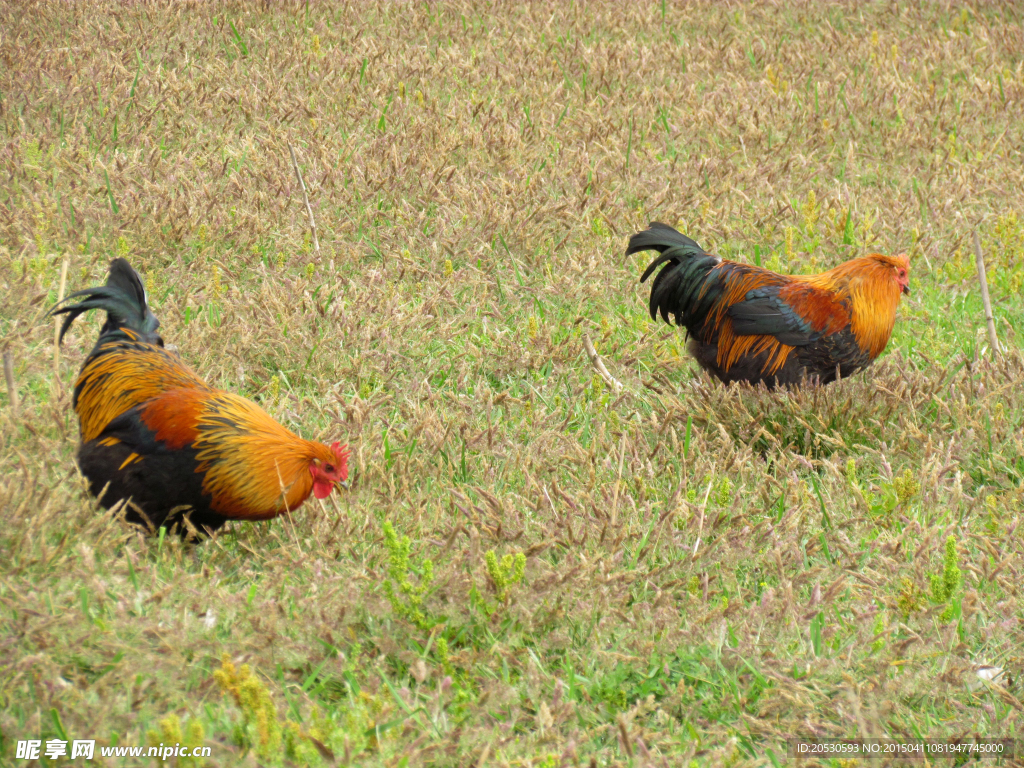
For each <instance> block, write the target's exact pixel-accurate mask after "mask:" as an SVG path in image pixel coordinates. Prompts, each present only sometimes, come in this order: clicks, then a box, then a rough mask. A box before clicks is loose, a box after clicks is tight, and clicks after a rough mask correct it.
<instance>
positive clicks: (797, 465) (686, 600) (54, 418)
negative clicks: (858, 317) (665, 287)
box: [0, 1, 1024, 768]
mask: <svg viewBox="0 0 1024 768" xmlns="http://www.w3.org/2000/svg"><path fill="white" fill-rule="evenodd" d="M788 5H790V4H786V3H779V4H776V5H771V4H767V3H766V4H763V5H751V4H745V3H711V2H708V3H704V4H700V3H689V4H686V5H685V6H680V4H679V3H675V2H657V1H652V2H645V3H637V4H630V3H622V2H587V3H533V4H520V3H498V4H491V3H483V2H477V3H472V2H453V3H444V4H440V3H437V4H433V3H413V2H398V1H396V2H383V1H382V2H371V3H348V4H347V5H346V6H345V7H333V6H332V5H328V4H326V3H320V2H310V3H286V2H280V3H279V2H267V3H263V2H252V3H244V2H232V3H224V4H205V3H188V2H182V3H168V2H154V3H139V4H127V3H126V4H120V3H113V2H107V3H103V2H93V3H58V2H40V3H6V4H3V5H2V7H0V57H2V66H0V130H2V146H0V171H2V177H3V182H2V185H0V291H2V295H3V297H4V299H3V302H2V306H0V349H2V350H3V351H5V352H7V353H8V354H9V356H10V359H11V360H12V361H13V371H12V372H13V379H14V382H15V386H16V392H17V396H18V399H19V400H20V407H19V408H18V409H17V410H15V408H14V407H13V404H12V402H11V400H10V396H9V393H8V392H7V390H6V389H5V390H4V391H3V392H2V393H0V558H2V560H3V563H4V565H3V569H2V572H0V762H3V764H4V765H8V764H15V765H27V764H28V763H27V762H25V761H18V760H15V757H14V755H15V748H16V743H17V741H18V740H21V739H30V738H34V739H51V738H59V739H64V738H66V739H69V740H70V739H93V738H94V739H97V740H98V744H99V745H145V744H151V743H154V744H159V743H161V742H163V743H166V744H173V743H175V742H178V743H187V744H199V743H201V744H204V745H208V746H211V747H212V757H211V758H208V759H207V760H206V761H205V765H208V766H234V765H245V766H257V765H267V766H271V765H360V766H419V765H436V766H471V765H477V766H483V765H488V766H537V767H539V766H546V767H554V766H559V765H596V766H611V765H618V766H647V765H655V766H660V765H671V766H678V765H695V766H704V765H709V766H712V765H713V766H719V765H720V766H747V765H750V766H753V765H772V766H779V765H782V764H783V763H785V762H787V739H790V738H793V737H797V736H806V737H811V736H837V737H853V736H862V737H880V736H888V737H892V738H897V739H909V738H933V739H947V738H957V737H965V738H973V737H975V736H981V737H1008V736H1013V735H1014V734H1016V733H1018V732H1024V704H1022V703H1021V702H1022V700H1024V682H1022V680H1024V678H1022V675H1024V651H1022V650H1021V648H1022V647H1024V627H1022V623H1021V622H1022V621H1024V595H1022V586H1021V584H1022V578H1024V576H1022V570H1024V544H1022V541H1024V538H1022V535H1021V531H1020V530H1019V529H1018V525H1019V523H1020V520H1021V515H1022V511H1024V440H1022V438H1024V429H1022V424H1024V355H1022V353H1021V339H1022V338H1024V337H1022V333H1024V300H1022V298H1021V288H1022V285H1024V154H1022V149H1021V148H1022V146H1024V106H1022V105H1024V63H1022V56H1024V13H1022V11H1021V9H1020V8H1019V7H1018V6H1015V5H1014V4H1013V3H1009V2H1007V3H1005V4H999V3H977V4H974V5H963V6H952V7H951V6H949V5H948V4H942V3H934V4H927V3H924V4H921V5H919V6H901V5H900V4H895V3H870V4H861V3H855V4H854V3H850V4H846V5H840V4H824V3H822V4H814V3H804V4H793V6H794V7H790V8H787V7H784V6H788ZM776 6H783V7H776ZM290 146H291V147H294V150H295V153H296V157H297V160H298V164H299V167H300V168H301V172H302V175H303V178H304V180H305V183H306V185H307V186H308V195H309V202H310V207H311V210H312V212H313V215H314V217H315V222H316V227H317V235H318V239H319V251H317V249H316V246H315V244H314V243H313V240H312V237H311V232H310V227H309V219H308V216H307V211H306V206H305V204H304V202H303V195H302V190H301V188H300V186H299V183H298V181H297V179H296V175H295V172H294V170H293V166H292V160H291V157H290V152H289V147H290ZM651 220H661V221H665V222H668V223H671V224H674V225H677V226H678V227H679V228H680V229H682V230H683V231H685V232H686V233H688V234H690V235H691V236H693V237H694V238H696V239H697V240H698V241H699V242H700V243H701V244H702V245H703V246H705V247H706V248H709V249H714V250H715V251H716V252H717V253H719V254H721V255H724V256H728V257H731V258H738V259H747V260H750V261H760V262H761V263H763V264H767V265H770V266H772V267H773V268H776V269H778V270H781V271H792V272H805V271H823V270H824V269H827V268H829V267H831V266H835V265H836V264H838V263H840V262H841V261H843V260H845V259H847V258H851V257H853V256H855V255H859V254H863V253H866V252H869V251H871V250H877V251H882V252H890V253H896V252H900V251H906V252H908V253H910V254H911V257H912V275H911V287H912V291H913V293H912V295H911V296H910V297H909V300H908V299H906V298H905V299H904V300H903V302H902V304H901V308H900V311H899V315H898V317H897V325H896V330H895V333H894V336H893V339H892V341H891V342H890V345H889V347H888V349H887V351H886V352H885V354H884V355H883V356H882V357H881V358H880V359H879V360H878V361H877V362H876V363H875V364H874V365H873V366H872V367H870V368H869V369H867V370H866V371H865V372H863V373H860V374H858V375H857V376H855V377H853V378H851V379H849V380H845V381H842V382H840V383H839V384H837V385H833V386H831V387H828V388H825V389H820V390H809V391H803V392H799V393H786V392H780V393H765V392H763V391H753V390H751V389H749V388H740V387H732V388H724V387H722V386H720V385H719V384H717V383H715V382H711V381H709V380H708V379H706V378H705V377H703V376H702V375H700V374H699V372H698V370H697V369H696V365H695V364H694V363H693V362H692V360H690V358H689V357H688V355H687V353H686V352H685V349H684V340H683V334H682V333H680V332H678V331H676V330H674V329H672V328H670V327H669V326H667V325H665V324H663V323H660V322H659V323H653V322H651V320H650V318H649V316H648V314H647V311H646V301H647V292H646V290H645V288H644V287H641V286H639V285H638V283H637V280H638V278H639V275H640V273H641V272H642V270H643V268H644V267H645V266H646V263H647V258H648V256H647V255H646V254H640V255H638V256H636V257H629V258H626V257H624V256H623V255H622V254H623V251H624V248H625V241H626V237H627V236H628V235H629V234H631V233H632V232H634V231H636V230H638V229H640V228H643V227H644V226H646V224H647V222H648V221H651ZM975 231H977V232H978V233H979V235H980V239H981V244H982V248H983V250H984V252H985V254H986V260H987V263H988V270H989V282H990V285H991V291H992V299H993V304H994V314H995V321H996V331H997V333H998V335H999V339H1000V341H1001V343H1002V344H1003V345H1004V347H1005V348H1004V349H1003V350H1002V352H1001V354H999V355H998V356H996V355H993V354H992V352H993V350H991V349H990V348H989V347H990V345H989V343H988V341H987V336H986V333H985V322H984V317H983V311H982V306H981V300H980V294H979V292H978V289H977V278H976V273H975V267H974V251H973V246H972V236H973V233H974V232H975ZM116 255H123V256H126V257H127V258H129V259H130V260H131V262H132V263H133V264H134V265H135V266H136V267H137V268H138V269H139V270H140V271H141V272H142V273H143V274H144V276H145V278H146V281H147V284H148V288H149V296H150V300H151V303H152V306H153V308H154V311H155V312H156V314H157V316H158V317H159V318H160V319H161V320H162V322H163V331H164V337H165V338H166V339H167V341H168V342H169V343H174V344H176V345H177V346H178V348H179V350H180V353H181V355H182V356H183V358H184V359H185V360H186V361H187V362H188V363H189V364H190V365H192V366H193V367H194V368H195V369H196V370H197V371H199V372H200V373H201V374H202V375H203V376H204V377H206V378H207V380H209V381H210V382H211V383H213V384H215V385H217V386H220V387H223V388H226V389H230V390H233V391H238V392H240V393H242V394H245V395H246V396H248V397H251V398H253V399H255V400H257V401H259V402H260V403H262V404H263V405H264V406H265V407H266V408H267V409H268V410H269V411H270V412H271V413H272V414H273V415H274V416H275V417H276V418H278V419H279V420H281V421H282V422H283V423H285V424H287V425H288V426H290V427H291V428H293V429H295V430H296V431H298V432H300V433H301V434H303V435H304V436H306V437H310V438H320V439H325V440H326V439H341V440H346V441H348V442H349V443H350V444H351V446H352V449H353V480H354V482H353V487H352V489H351V490H350V491H349V492H347V493H342V494H334V495H332V496H331V497H330V498H329V499H328V500H327V502H326V503H323V502H317V501H315V500H312V499H311V500H310V502H308V503H307V504H306V505H305V506H304V507H302V508H301V509H300V510H298V511H297V512H296V513H294V514H293V515H292V516H291V518H290V519H278V520H276V521H273V522H270V523H260V524H250V525H234V526H229V527H228V528H227V529H225V530H224V531H223V532H222V533H221V534H220V535H218V536H216V537H215V538H214V539H212V540H210V541H208V542H206V543H203V544H201V545H198V546H192V545H187V544H181V543H180V542H179V541H177V540H176V539H172V538H170V537H168V538H148V539H147V538H142V537H140V536H139V535H138V534H136V533H134V532H133V531H131V530H129V529H128V528H126V527H125V525H123V524H122V523H121V522H120V521H118V520H112V519H110V517H109V516H108V515H106V514H105V513H104V512H103V511H102V510H97V508H96V507H95V505H94V502H93V501H92V500H91V499H90V497H89V496H88V494H87V493H86V492H85V490H84V485H83V481H82V479H81V478H80V476H79V475H78V473H77V470H76V468H75V465H74V461H73V456H74V451H75V448H76V445H77V437H78V427H77V420H76V417H75V414H74V412H73V410H72V408H71V403H70V395H71V388H72V385H73V382H74V378H75V376H76V374H77V371H78V368H79V366H80V365H81V363H82V360H83V357H84V355H85V354H86V353H87V352H88V350H89V349H90V348H91V346H92V344H93V343H94V341H95V338H96V335H97V332H98V328H99V325H100V323H101V320H102V318H101V317H100V316H95V317H91V318H89V319H88V321H86V322H81V323H79V324H76V326H75V328H74V329H73V330H72V331H71V332H70V333H69V335H68V338H67V340H66V343H65V346H64V347H63V348H62V349H61V350H60V352H59V354H56V353H55V349H54V326H53V322H52V321H51V320H48V319H46V318H45V317H44V316H43V315H44V312H45V310H46V309H47V308H48V307H49V306H50V305H51V303H52V302H54V301H55V300H56V299H57V298H58V292H59V290H60V275H61V270H62V265H63V264H64V263H67V264H68V265H69V266H68V269H67V280H66V289H65V292H69V291H71V290H75V289H78V288H82V287H85V286H89V285H95V284H98V283H101V282H102V281H103V280H104V279H105V273H106V267H107V264H108V262H109V260H110V259H111V258H112V257H114V256H116ZM585 336H589V337H590V338H591V339H592V340H593V342H594V344H595V346H596V348H597V350H598V352H599V353H600V355H601V356H602V358H603V359H604V361H605V364H606V365H607V367H608V370H609V371H610V373H611V374H612V376H614V377H615V378H616V379H618V380H620V381H621V382H622V383H623V385H624V389H623V390H622V391H621V392H617V391H613V390H611V389H610V388H609V387H610V385H609V384H607V383H606V382H605V380H604V379H602V378H601V377H599V376H598V375H597V374H596V372H595V369H594V368H593V367H592V366H591V364H590V362H589V360H588V358H587V356H586V355H585V353H584V350H583V339H584V337H585ZM244 665H247V666H244ZM983 665H995V666H998V667H1000V668H1001V669H1002V670H1003V674H1002V677H1000V678H998V679H997V680H996V681H995V682H990V681H986V680H982V679H981V678H980V677H979V676H978V674H977V670H978V668H979V667H980V666H983ZM1020 748H1024V744H1022V745H1020ZM98 755H99V752H98V749H97V757H98ZM79 762H80V761H79ZM124 762H125V764H140V765H143V764H144V765H152V764H154V763H155V762H156V761H155V760H154V759H148V760H138V761H136V762H135V763H133V762H132V761H131V760H128V761H124ZM834 762H835V764H836V765H842V766H844V768H848V766H851V765H855V764H857V763H856V761H852V760H845V761H834ZM939 762H940V763H941V761H939ZM946 762H949V761H946ZM825 763H826V764H828V763H829V761H825ZM41 764H46V765H49V764H51V762H50V761H48V760H43V761H41ZM53 764H58V763H53ZM84 764H86V765H91V764H103V761H102V760H99V759H97V761H96V762H95V763H84ZM107 764H110V765H120V764H122V761H121V760H115V759H112V758H111V759H109V761H108V763H107ZM169 764H172V765H173V764H175V760H171V761H170V763H169ZM177 764H178V765H180V766H187V765H195V764H198V763H192V762H190V761H189V760H185V759H180V760H177ZM806 764H808V765H812V764H815V761H813V760H812V761H807V762H806ZM873 764H875V765H881V764H882V763H873ZM917 764H918V765H925V763H917ZM991 765H995V763H991Z"/></svg>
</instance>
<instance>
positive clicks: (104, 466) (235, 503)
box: [50, 259, 348, 535]
mask: <svg viewBox="0 0 1024 768" xmlns="http://www.w3.org/2000/svg"><path fill="white" fill-rule="evenodd" d="M78 297H81V298H82V299H83V300H82V301H79V302H78V303H75V304H68V305H65V306H61V304H58V305H57V306H55V307H54V308H53V309H51V310H50V312H51V313H52V314H55V315H60V314H63V315H65V317H64V322H63V324H62V327H61V330H60V341H63V339H64V334H65V333H66V332H67V330H68V328H69V327H70V326H71V323H72V322H74V320H75V318H76V317H78V316H79V315H81V314H82V313H83V312H88V311H89V310H91V309H102V310H105V311H106V313H107V321H106V323H104V325H103V327H102V329H101V330H100V336H99V340H98V341H97V342H96V346H95V347H93V350H92V352H90V353H89V356H88V357H87V358H86V359H85V363H84V364H83V365H82V370H81V373H80V374H79V376H78V381H77V382H76V383H75V393H74V399H73V405H74V408H75V412H76V413H77V414H78V420H79V426H80V428H81V439H82V444H81V447H80V448H79V450H78V465H79V467H80V468H81V470H82V474H84V475H85V477H86V478H87V479H88V481H89V489H90V491H91V492H92V494H93V495H95V496H97V497H99V500H100V503H101V504H102V505H103V506H104V507H106V508H108V509H109V508H110V507H112V506H114V505H115V504H117V503H118V502H120V501H122V500H124V508H125V510H126V517H127V518H128V519H129V520H130V521H132V522H135V523H140V524H143V525H146V526H149V527H151V528H152V529H156V528H159V527H161V526H166V527H167V528H168V529H171V528H174V527H179V528H180V531H181V533H182V535H187V533H188V531H189V529H190V528H194V529H196V530H197V531H204V530H205V531H213V530H216V529H217V528H219V527H220V526H221V525H223V524H224V522H225V521H227V520H269V519H271V518H274V517H277V516H278V515H280V514H283V513H288V512H291V511H292V510H294V509H296V508H297V507H298V506H299V505H301V504H302V503H303V502H304V501H305V500H306V498H307V497H308V496H309V494H310V493H312V494H313V495H314V496H316V498H318V499H323V498H326V497H327V496H328V495H330V493H331V491H332V490H333V489H334V486H336V485H339V484H340V485H343V486H347V483H346V480H347V479H348V450H347V448H348V447H347V446H343V445H341V444H340V443H337V442H336V443H334V444H333V445H330V446H328V445H324V444H322V443H315V442H311V441H309V440H303V439H302V438H301V437H299V436H298V435H296V434H295V433H293V432H291V431H290V430H288V429H285V428H284V427H283V426H281V425H280V424H278V423H277V422H276V421H274V420H273V419H272V418H271V417H270V416H269V415H268V414H267V413H266V411H264V410H263V409H262V408H260V407H259V406H258V405H256V403H254V402H252V401H251V400H247V399H245V398H244V397H240V396H239V395H235V394H232V393H230V392H225V391H223V390H219V389H215V388H213V387H211V386H209V385H208V384H206V383H205V382H204V381H203V380H202V379H200V378H199V376H197V375H196V374H195V373H194V372H193V371H192V370H191V369H190V368H189V367H188V366H186V365H185V364H184V363H183V362H182V361H181V360H180V358H179V357H178V356H177V355H176V354H174V353H173V352H170V351H168V350H167V349H165V348H164V342H163V339H162V338H161V337H160V335H159V334H158V333H157V328H159V326H160V321H159V320H157V318H156V317H155V316H154V315H153V312H152V311H151V310H150V308H149V305H148V303H147V301H146V289H145V288H144V286H143V284H142V280H141V279H140V277H139V275H138V274H137V273H136V272H135V270H134V269H132V267H131V265H129V264H128V262H127V261H125V260H124V259H115V260H114V261H113V262H111V264H110V274H109V277H108V278H107V283H106V285H105V286H102V287H96V288H88V289H86V290H82V291H77V292H75V293H73V294H71V295H70V296H68V298H67V300H70V299H73V298H78ZM67 300H66V301H67ZM62 303H63V302H62ZM186 517H187V518H188V520H189V522H190V523H191V526H187V525H183V524H182V520H183V518H186Z"/></svg>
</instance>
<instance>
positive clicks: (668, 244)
mask: <svg viewBox="0 0 1024 768" xmlns="http://www.w3.org/2000/svg"><path fill="white" fill-rule="evenodd" d="M639 251H658V252H659V254H660V255H659V256H658V257H657V258H656V259H655V260H654V261H652V262H651V263H650V264H649V265H648V267H647V269H645V270H644V273H643V275H642V276H641V277H640V282H641V283H644V282H646V281H647V278H649V277H650V276H651V275H652V274H653V273H654V271H655V270H656V269H657V268H658V267H660V266H662V265H664V268H663V269H662V270H661V271H660V272H658V275H657V277H655V278H654V282H653V283H652V284H651V301H650V312H651V319H652V320H655V319H657V317H658V314H659V312H660V314H661V317H662V319H664V320H665V322H667V323H670V322H671V320H670V319H669V318H670V316H672V315H674V316H675V320H676V323H677V324H678V325H685V326H687V327H689V325H690V323H691V321H693V320H694V319H695V318H700V317H702V316H703V315H704V314H705V313H706V312H707V311H708V305H709V303H710V302H712V301H713V300H714V296H715V295H716V294H715V292H711V293H710V294H709V293H707V292H706V291H705V289H704V285H705V279H706V278H707V276H708V272H709V271H710V270H711V269H712V268H713V267H714V266H715V265H716V264H718V263H719V259H718V258H717V257H715V256H712V255H711V254H709V253H707V252H706V251H705V250H704V249H703V248H701V247H700V245H699V244H698V243H697V242H696V241H694V240H691V239H690V238H688V237H687V236H686V235H684V234H682V233H681V232H678V231H676V230H675V229H673V228H672V227H670V226H669V225H668V224H662V223H661V222H659V221H652V222H651V223H650V225H649V227H648V228H647V229H645V230H644V231H643V232H637V233H636V234H635V235H633V236H632V237H631V238H629V246H628V247H627V248H626V255H627V256H628V255H630V254H633V253H637V252H639Z"/></svg>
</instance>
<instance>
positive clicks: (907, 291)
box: [903, 285, 910, 296]
mask: <svg viewBox="0 0 1024 768" xmlns="http://www.w3.org/2000/svg"><path fill="white" fill-rule="evenodd" d="M903 292H904V293H905V294H907V296H909V295H910V286H909V285H904V286H903Z"/></svg>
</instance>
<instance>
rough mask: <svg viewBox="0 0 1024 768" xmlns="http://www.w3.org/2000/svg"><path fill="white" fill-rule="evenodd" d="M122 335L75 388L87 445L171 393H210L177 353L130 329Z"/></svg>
mask: <svg viewBox="0 0 1024 768" xmlns="http://www.w3.org/2000/svg"><path fill="white" fill-rule="evenodd" d="M122 333H123V334H124V335H126V336H128V339H127V340H125V339H116V338H115V339H111V340H110V341H109V342H106V343H103V344H100V345H99V346H98V347H97V348H96V350H94V352H93V354H92V355H91V356H90V359H89V360H88V361H87V362H86V364H85V366H83V368H82V372H81V373H80V374H79V376H78V381H77V382H76V383H75V411H76V412H77V413H78V418H79V422H80V425H81V430H82V442H88V441H89V440H94V439H95V438H96V437H98V436H99V435H100V434H101V433H102V432H103V430H104V429H106V427H107V425H108V424H110V422H111V421H113V420H114V419H115V418H117V417H118V416H120V415H121V414H122V413H125V412H126V411H128V410H130V409H132V408H135V407H136V406H139V405H142V404H143V403H145V402H147V401H148V400H152V399H153V398H155V397H157V396H159V395H162V394H164V393H166V392H167V391H168V390H171V389H199V390H203V391H210V388H209V387H208V386H207V384H206V383H205V382H204V381H203V380H202V379H200V378H199V376H197V375H196V374H195V373H194V372H193V371H192V369H191V368H189V367H188V366H187V365H185V364H184V363H182V362H181V360H180V359H179V358H178V356H177V355H175V354H174V353H173V352H168V351H167V350H166V349H164V348H163V347H160V346H157V345H156V344H150V343H148V342H144V341H140V340H138V336H137V334H135V333H134V332H133V331H131V330H129V329H127V328H125V329H122Z"/></svg>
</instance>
